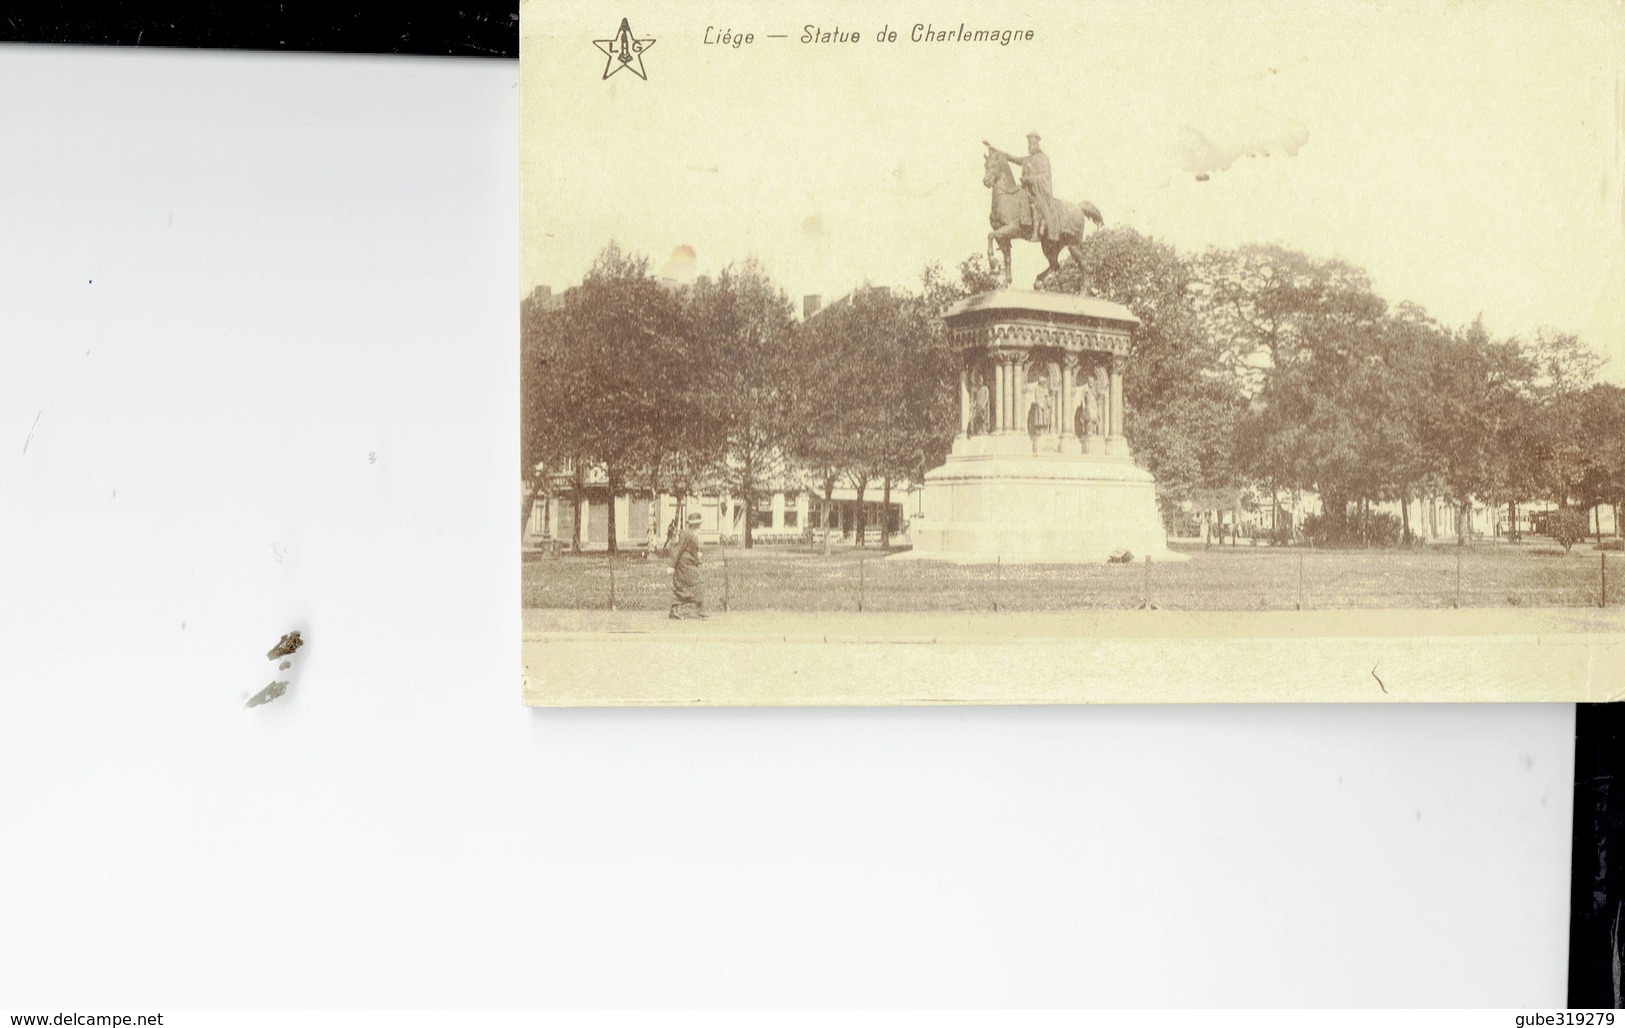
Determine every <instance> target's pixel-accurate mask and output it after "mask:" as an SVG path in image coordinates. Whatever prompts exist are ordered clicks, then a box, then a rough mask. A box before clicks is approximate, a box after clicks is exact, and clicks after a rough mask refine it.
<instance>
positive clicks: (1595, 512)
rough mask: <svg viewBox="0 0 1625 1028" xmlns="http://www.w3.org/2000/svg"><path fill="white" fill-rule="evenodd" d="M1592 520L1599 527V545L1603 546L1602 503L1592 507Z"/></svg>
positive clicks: (1594, 504)
mask: <svg viewBox="0 0 1625 1028" xmlns="http://www.w3.org/2000/svg"><path fill="white" fill-rule="evenodd" d="M1591 519H1592V521H1593V522H1594V523H1595V524H1596V526H1597V545H1598V546H1601V545H1602V504H1601V503H1593V504H1592V505H1591Z"/></svg>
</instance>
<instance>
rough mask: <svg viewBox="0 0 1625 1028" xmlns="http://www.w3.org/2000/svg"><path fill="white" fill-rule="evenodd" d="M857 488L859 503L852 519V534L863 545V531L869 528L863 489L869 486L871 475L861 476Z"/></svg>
mask: <svg viewBox="0 0 1625 1028" xmlns="http://www.w3.org/2000/svg"><path fill="white" fill-rule="evenodd" d="M857 488H858V504H857V513H856V514H855V515H854V517H853V520H852V534H853V536H854V537H855V538H856V539H857V541H858V545H859V546H862V545H863V533H864V531H865V529H867V528H868V519H867V518H865V517H864V510H863V491H864V490H865V489H867V488H869V476H868V475H864V476H863V477H862V478H859V479H858V480H857Z"/></svg>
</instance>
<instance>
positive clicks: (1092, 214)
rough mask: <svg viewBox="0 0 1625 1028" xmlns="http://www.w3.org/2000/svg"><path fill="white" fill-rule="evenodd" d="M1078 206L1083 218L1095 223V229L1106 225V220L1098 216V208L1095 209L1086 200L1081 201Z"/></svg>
mask: <svg viewBox="0 0 1625 1028" xmlns="http://www.w3.org/2000/svg"><path fill="white" fill-rule="evenodd" d="M1078 206H1079V207H1080V208H1082V210H1083V216H1084V217H1085V218H1088V219H1089V220H1090V221H1092V222H1094V223H1095V228H1100V227H1101V226H1102V225H1104V224H1106V219H1105V218H1102V217H1101V216H1100V208H1098V207H1096V206H1095V205H1094V204H1092V203H1090V202H1089V201H1088V200H1085V201H1083V202H1082V203H1080V204H1078Z"/></svg>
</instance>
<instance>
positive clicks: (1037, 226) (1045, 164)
mask: <svg viewBox="0 0 1625 1028" xmlns="http://www.w3.org/2000/svg"><path fill="white" fill-rule="evenodd" d="M982 145H983V146H985V147H987V148H988V149H989V150H992V151H993V152H994V153H996V154H998V155H999V156H1000V157H1002V158H1004V159H1005V160H1007V161H1009V162H1010V163H1011V164H1019V165H1021V184H1022V185H1023V186H1024V187H1026V190H1027V193H1028V195H1029V197H1031V199H1032V204H1033V234H1032V239H1033V242H1038V241H1039V240H1040V239H1042V238H1044V237H1048V238H1050V239H1052V240H1058V239H1060V238H1061V219H1060V218H1058V217H1056V211H1055V193H1054V190H1053V188H1052V187H1051V184H1050V173H1049V155H1048V154H1046V153H1045V152H1044V151H1043V150H1041V149H1040V148H1039V146H1038V133H1037V132H1029V133H1027V156H1025V157H1017V156H1015V155H1014V154H1008V153H1005V152H1004V151H1003V150H1000V149H999V148H998V147H996V146H994V145H993V144H992V143H989V142H988V141H987V140H985V139H984V140H982Z"/></svg>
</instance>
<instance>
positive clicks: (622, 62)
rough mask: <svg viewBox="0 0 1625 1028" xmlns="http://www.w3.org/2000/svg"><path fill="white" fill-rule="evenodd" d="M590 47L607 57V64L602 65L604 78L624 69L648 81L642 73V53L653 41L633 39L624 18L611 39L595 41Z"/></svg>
mask: <svg viewBox="0 0 1625 1028" xmlns="http://www.w3.org/2000/svg"><path fill="white" fill-rule="evenodd" d="M592 45H593V46H596V47H597V48H598V49H600V50H602V51H603V52H604V53H605V54H607V55H608V56H609V63H608V64H606V65H604V78H606V79H607V78H609V77H610V76H611V75H613V74H615V73H616V72H618V71H620V70H621V69H622V68H625V69H627V70H628V71H630V72H631V73H632V74H634V75H636V76H637V77H638V78H640V79H642V80H643V81H645V82H647V81H649V76H648V75H646V74H644V72H643V51H645V50H647V49H649V48H650V47H651V46H654V45H655V41H654V40H652V39H637V38H635V37H634V36H633V35H632V26H631V25H630V24H628V23H627V20H626V19H625V18H622V19H621V27H620V29H619V30H617V31H616V33H615V37H614V38H613V39H595V40H593V41H592Z"/></svg>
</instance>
